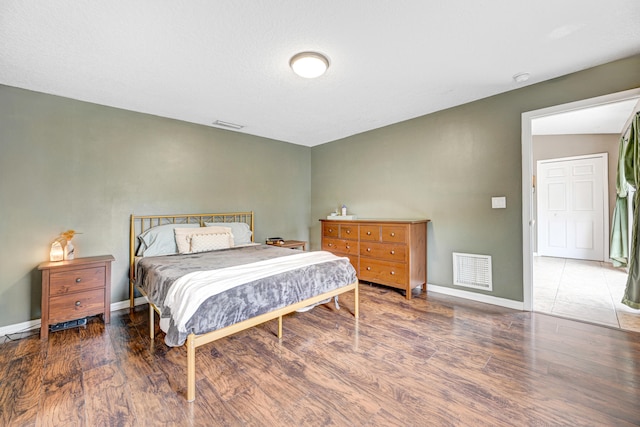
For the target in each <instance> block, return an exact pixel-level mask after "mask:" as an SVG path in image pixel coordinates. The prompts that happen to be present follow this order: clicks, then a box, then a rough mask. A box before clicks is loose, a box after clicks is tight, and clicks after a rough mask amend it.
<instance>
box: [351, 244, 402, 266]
mask: <svg viewBox="0 0 640 427" xmlns="http://www.w3.org/2000/svg"><path fill="white" fill-rule="evenodd" d="M360 256H363V257H370V258H378V259H383V260H385V261H396V262H406V261H407V247H406V246H405V245H402V244H393V243H374V242H362V243H360Z"/></svg>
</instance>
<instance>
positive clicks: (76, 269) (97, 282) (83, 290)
mask: <svg viewBox="0 0 640 427" xmlns="http://www.w3.org/2000/svg"><path fill="white" fill-rule="evenodd" d="M113 260H114V258H113V256H111V255H105V256H96V257H86V258H77V259H73V260H70V261H53V262H43V263H42V264H40V265H39V266H38V270H42V323H41V327H40V338H41V339H46V338H48V336H49V325H54V324H56V323H61V322H67V321H69V320H76V319H81V318H83V317H87V316H95V315H96V314H102V315H103V319H104V323H109V320H110V314H111V311H110V310H111V262H112V261H113Z"/></svg>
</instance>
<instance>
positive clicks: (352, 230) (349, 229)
mask: <svg viewBox="0 0 640 427" xmlns="http://www.w3.org/2000/svg"><path fill="white" fill-rule="evenodd" d="M340 238H341V239H354V240H355V239H358V226H357V225H351V224H340Z"/></svg>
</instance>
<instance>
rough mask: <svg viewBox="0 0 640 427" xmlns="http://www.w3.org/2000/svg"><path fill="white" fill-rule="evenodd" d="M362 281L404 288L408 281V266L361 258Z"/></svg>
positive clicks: (360, 276)
mask: <svg viewBox="0 0 640 427" xmlns="http://www.w3.org/2000/svg"><path fill="white" fill-rule="evenodd" d="M359 278H360V279H361V280H366V281H369V282H375V283H381V284H383V285H389V286H394V287H400V288H404V287H405V286H406V281H407V267H406V264H403V263H397V262H387V261H380V260H375V259H369V258H360V275H359Z"/></svg>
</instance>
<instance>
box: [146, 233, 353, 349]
mask: <svg viewBox="0 0 640 427" xmlns="http://www.w3.org/2000/svg"><path fill="white" fill-rule="evenodd" d="M291 254H292V250H291V249H287V248H279V247H274V246H270V245H258V246H248V247H240V248H232V249H227V250H220V251H214V252H202V253H197V254H189V255H170V256H162V257H148V258H142V259H141V260H140V261H139V262H138V265H137V268H136V286H138V287H139V288H140V289H142V290H143V291H144V292H145V293H146V294H147V296H148V298H149V300H150V301H151V302H153V304H155V305H156V306H157V307H158V308H159V309H160V310H161V311H162V316H163V317H169V318H171V313H170V311H169V309H168V308H167V307H164V306H163V301H164V299H165V296H166V295H167V292H168V291H169V288H170V287H171V285H172V284H173V282H174V281H175V280H177V279H178V278H180V277H182V276H184V275H185V274H187V273H190V272H193V271H202V270H214V269H219V268H225V267H232V266H236V265H241V264H249V263H252V262H256V261H262V260H267V259H271V258H277V257H280V256H286V255H291ZM356 281H357V278H356V272H355V269H354V268H353V266H352V265H351V264H350V263H349V260H348V259H346V258H337V259H336V260H335V261H330V262H325V263H321V264H315V265H310V266H307V267H304V268H300V269H297V270H294V271H289V272H286V273H282V274H277V275H274V276H270V277H266V278H263V279H259V280H255V281H252V282H249V283H245V284H243V285H240V286H237V287H235V288H232V289H230V290H228V291H225V292H223V293H221V294H218V295H215V296H213V297H210V298H208V299H207V300H206V301H205V302H204V303H203V304H202V305H201V306H200V307H199V308H198V310H197V311H196V313H195V314H194V315H193V316H192V317H191V319H190V320H189V321H188V323H187V331H188V332H194V333H196V334H203V333H206V332H211V331H214V330H217V329H220V328H224V327H226V326H229V325H232V324H235V323H238V322H241V321H243V320H246V319H249V318H252V317H255V316H259V315H261V314H264V313H267V312H270V311H273V310H276V309H278V308H282V307H286V306H288V305H291V304H294V303H297V302H300V301H303V300H305V299H308V298H311V297H313V296H315V295H319V294H322V293H324V292H328V291H330V290H333V289H336V288H340V287H343V286H346V285H348V284H350V283H354V282H356ZM186 338H187V333H181V332H179V331H178V328H176V326H175V324H174V322H173V320H171V321H170V323H169V328H168V330H167V334H166V336H165V342H166V343H167V345H169V346H179V345H182V344H184V342H185V340H186Z"/></svg>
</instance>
